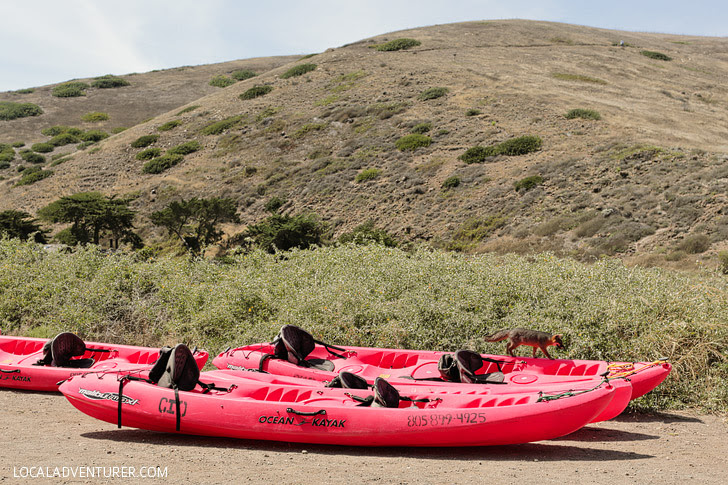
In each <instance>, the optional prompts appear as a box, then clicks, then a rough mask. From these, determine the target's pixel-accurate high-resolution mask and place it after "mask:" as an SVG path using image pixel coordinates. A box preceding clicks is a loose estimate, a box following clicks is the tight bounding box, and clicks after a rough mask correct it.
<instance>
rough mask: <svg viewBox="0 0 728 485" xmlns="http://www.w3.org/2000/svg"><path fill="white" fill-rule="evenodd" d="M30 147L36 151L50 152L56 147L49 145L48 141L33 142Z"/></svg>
mask: <svg viewBox="0 0 728 485" xmlns="http://www.w3.org/2000/svg"><path fill="white" fill-rule="evenodd" d="M30 148H31V149H32V150H33V151H34V152H37V153H50V152H52V151H53V149H55V148H56V147H55V146H53V145H51V144H50V143H45V142H42V143H33V144H32V145H31V146H30Z"/></svg>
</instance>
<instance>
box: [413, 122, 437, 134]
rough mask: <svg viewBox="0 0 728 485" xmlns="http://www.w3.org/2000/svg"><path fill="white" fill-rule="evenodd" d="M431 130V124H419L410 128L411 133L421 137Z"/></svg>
mask: <svg viewBox="0 0 728 485" xmlns="http://www.w3.org/2000/svg"><path fill="white" fill-rule="evenodd" d="M431 129H432V123H419V124H417V125H415V126H413V127H412V130H410V131H411V132H412V133H418V134H420V135H423V134H425V133H427V132H428V131H430V130H431Z"/></svg>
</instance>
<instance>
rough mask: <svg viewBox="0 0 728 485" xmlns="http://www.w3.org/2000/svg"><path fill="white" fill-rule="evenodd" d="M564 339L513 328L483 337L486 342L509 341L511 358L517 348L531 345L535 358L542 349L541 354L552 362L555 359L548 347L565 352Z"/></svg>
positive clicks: (545, 333)
mask: <svg viewBox="0 0 728 485" xmlns="http://www.w3.org/2000/svg"><path fill="white" fill-rule="evenodd" d="M562 338H563V335H562V334H555V335H552V334H550V333H547V332H541V331H538V330H529V329H527V328H513V329H511V330H501V331H500V332H496V333H494V334H493V335H488V336H487V337H483V339H484V340H485V341H486V342H500V341H501V340H505V339H508V344H507V345H506V352H508V355H510V356H511V357H515V355H513V351H514V350H515V349H516V347H520V346H521V345H530V346H531V347H533V356H534V357H536V351H537V350H538V349H541V352H543V353H544V355H546V357H548V358H549V359H551V360H553V359H554V358H553V357H551V355H550V354H549V351H548V350H547V347H549V346H551V345H555V346H556V348H557V349H559V350H565V349H566V347H564V343H563V342H562V340H561V339H562Z"/></svg>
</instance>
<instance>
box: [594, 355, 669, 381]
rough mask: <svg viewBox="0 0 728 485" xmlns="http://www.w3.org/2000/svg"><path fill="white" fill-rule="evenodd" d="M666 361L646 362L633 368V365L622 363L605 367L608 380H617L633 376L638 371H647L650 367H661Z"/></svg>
mask: <svg viewBox="0 0 728 485" xmlns="http://www.w3.org/2000/svg"><path fill="white" fill-rule="evenodd" d="M666 361H667V359H659V360H655V361H653V362H648V363H646V364H644V365H642V366H640V367H635V365H634V363H629V362H628V363H623V364H616V363H615V364H609V365H607V369H608V370H609V378H610V379H618V378H621V377H629V376H631V375H633V374H636V373H638V372H640V371H643V370H645V369H648V368H650V367H655V366H657V365H662V364H664V363H665V362H666Z"/></svg>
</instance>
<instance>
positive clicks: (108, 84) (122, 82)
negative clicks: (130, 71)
mask: <svg viewBox="0 0 728 485" xmlns="http://www.w3.org/2000/svg"><path fill="white" fill-rule="evenodd" d="M129 85H130V83H129V81H127V80H126V79H124V78H122V77H119V76H114V75H112V74H107V75H105V76H100V77H97V78H94V80H93V82H92V83H91V86H93V87H95V88H100V89H110V88H120V87H123V86H129Z"/></svg>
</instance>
